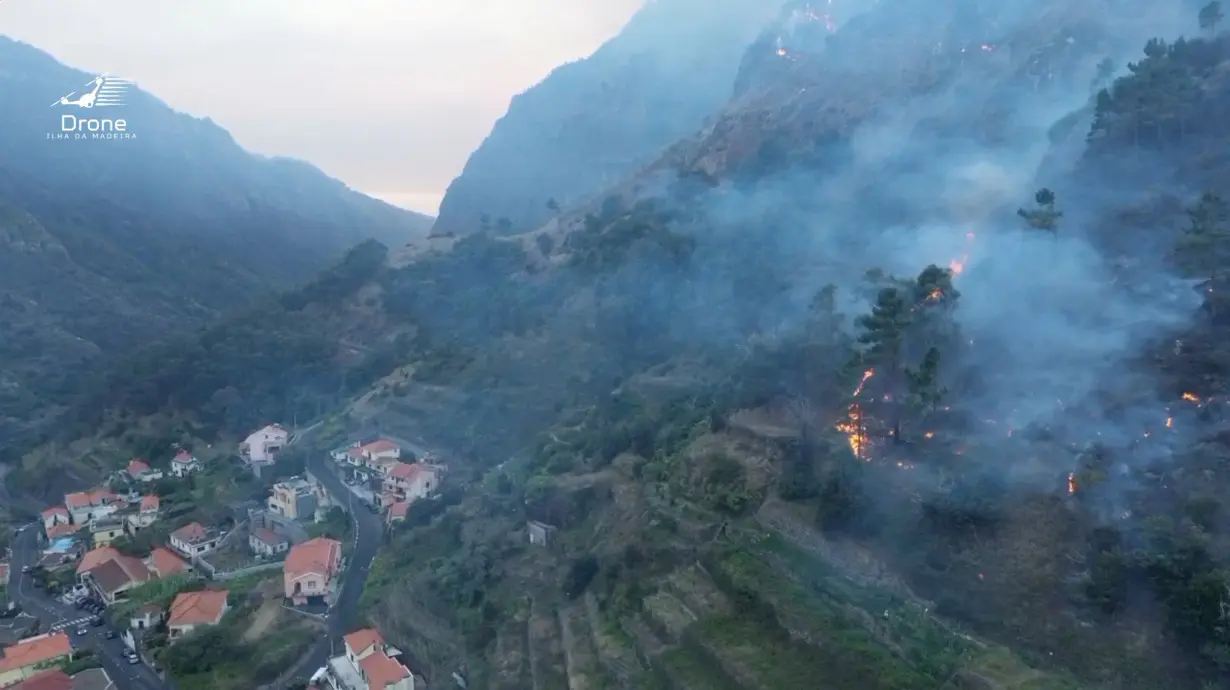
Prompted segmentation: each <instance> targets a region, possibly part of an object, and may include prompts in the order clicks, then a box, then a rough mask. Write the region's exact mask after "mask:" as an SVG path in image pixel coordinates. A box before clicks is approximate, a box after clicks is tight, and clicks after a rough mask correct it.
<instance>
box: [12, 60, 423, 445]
mask: <svg viewBox="0 0 1230 690" xmlns="http://www.w3.org/2000/svg"><path fill="white" fill-rule="evenodd" d="M92 76H93V75H89V74H88V73H86V72H82V71H79V70H75V69H72V68H70V67H66V66H64V65H62V64H60V63H59V62H57V61H56V60H55V59H54V58H53V57H51V56H50V55H47V54H46V53H43V52H41V51H39V50H38V49H37V48H34V47H33V46H29V45H26V44H24V43H20V42H17V41H13V40H11V39H9V38H7V37H3V36H0V91H2V92H3V93H5V98H4V99H3V100H0V123H3V126H2V127H0V318H2V319H3V323H5V326H6V329H7V332H6V338H5V339H4V341H5V342H4V343H2V344H0V351H2V352H3V359H2V360H0V361H3V363H4V364H5V373H4V375H3V376H0V438H3V439H4V441H3V442H0V456H4V455H8V454H10V453H14V452H16V451H17V449H18V448H20V446H21V443H22V439H27V438H29V434H30V433H35V429H36V428H38V427H41V426H43V425H45V424H47V423H50V420H51V419H53V418H54V415H55V412H56V411H57V410H59V409H61V406H62V405H63V404H64V403H65V402H66V401H67V397H66V396H70V395H71V392H72V390H73V389H74V388H76V387H77V386H78V385H79V382H80V379H81V376H80V370H81V367H82V366H83V365H85V364H86V363H90V364H92V365H98V364H99V363H100V362H105V361H109V358H111V357H114V356H119V355H121V354H122V353H125V352H126V351H127V350H130V349H131V348H133V347H137V346H140V345H141V344H144V343H148V342H151V341H153V340H158V339H160V338H162V337H164V336H166V335H169V334H172V333H175V332H177V331H184V330H191V329H194V328H196V327H198V326H200V325H202V324H204V323H207V322H209V321H210V320H212V319H214V318H216V317H217V316H218V315H219V314H221V313H223V312H226V311H230V310H234V309H237V308H240V307H243V306H245V305H246V304H248V303H250V302H252V301H253V300H255V299H257V298H259V297H260V296H262V295H264V294H267V293H268V292H270V291H276V290H285V289H289V288H291V287H294V286H296V285H298V284H301V283H303V282H306V281H307V280H309V279H310V278H311V277H312V276H313V275H314V274H316V273H317V272H318V271H319V270H321V269H323V268H325V267H326V266H328V265H329V264H330V263H331V262H332V261H333V260H335V259H336V258H337V257H340V256H341V254H342V253H343V252H344V251H345V250H346V249H348V248H350V247H352V246H354V245H356V244H358V243H359V242H361V241H362V240H364V239H365V238H368V237H378V238H380V239H382V240H384V241H386V242H390V243H394V244H401V243H404V242H407V241H409V240H412V239H414V238H416V237H421V236H423V235H424V234H425V233H426V230H427V227H428V226H429V223H430V219H428V218H427V217H425V216H421V215H418V214H414V213H412V212H409V211H404V210H402V209H397V208H395V207H393V206H390V205H388V204H385V203H383V202H380V201H378V200H375V199H371V198H369V197H366V196H364V195H362V194H360V193H358V192H355V191H353V190H351V189H350V188H349V187H347V186H346V185H345V184H344V183H342V182H341V181H339V180H336V179H333V178H330V177H328V176H326V175H324V173H322V172H321V171H319V170H318V169H317V168H315V167H314V166H312V165H311V164H308V163H304V162H302V161H297V160H293V159H287V158H277V157H275V158H270V157H264V156H258V155H255V154H251V153H249V152H247V151H245V150H244V149H243V148H242V147H240V146H239V145H238V144H237V143H235V141H234V139H233V137H231V136H230V134H229V133H228V132H226V131H225V130H223V129H222V128H221V127H218V126H217V125H216V124H214V123H213V122H212V121H211V120H208V119H198V118H193V117H191V116H188V115H184V114H182V113H178V112H175V111H173V110H172V109H170V108H169V107H168V106H166V104H164V103H162V102H161V101H160V100H158V99H157V98H156V97H154V96H152V95H150V94H147V93H145V92H143V91H141V90H139V89H137V88H133V89H131V90H130V91H129V92H128V94H127V103H126V104H125V105H124V106H122V107H120V108H111V109H107V110H103V109H101V108H100V109H98V110H95V111H93V112H94V113H95V114H96V115H97V114H107V113H108V112H111V111H112V110H114V111H115V112H114V113H112V114H113V115H114V114H119V113H122V114H123V115H124V117H125V118H126V119H127V122H128V125H129V128H130V130H132V131H133V132H135V133H136V135H137V136H136V138H134V139H120V140H111V141H106V140H98V141H94V140H81V141H79V140H71V139H70V140H55V139H52V138H51V136H50V135H51V133H53V132H55V131H56V130H58V128H59V126H60V121H59V116H60V112H61V111H60V110H59V109H56V108H49V107H48V104H49V103H53V102H55V101H56V99H58V98H59V97H60V96H62V95H64V93H66V92H68V91H70V90H72V89H73V87H74V86H76V85H78V84H82V83H85V82H86V81H87V80H89V79H90V78H91V77H92ZM80 88H81V87H79V86H78V87H77V89H78V90H79V89H80ZM70 363H72V366H69V364H70Z"/></svg>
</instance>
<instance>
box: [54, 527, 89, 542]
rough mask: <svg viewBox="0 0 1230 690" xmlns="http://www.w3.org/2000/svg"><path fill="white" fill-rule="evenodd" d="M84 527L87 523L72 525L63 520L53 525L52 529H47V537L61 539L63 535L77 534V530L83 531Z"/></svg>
mask: <svg viewBox="0 0 1230 690" xmlns="http://www.w3.org/2000/svg"><path fill="white" fill-rule="evenodd" d="M82 527H85V525H72V524H69V523H67V522H61V523H60V524H58V525H54V526H52V527H51V529H49V530H47V538H48V539H50V540H52V541H55V540H56V539H59V538H61V537H67V536H68V535H70V534H76V533H77V532H79V531H81V528H82Z"/></svg>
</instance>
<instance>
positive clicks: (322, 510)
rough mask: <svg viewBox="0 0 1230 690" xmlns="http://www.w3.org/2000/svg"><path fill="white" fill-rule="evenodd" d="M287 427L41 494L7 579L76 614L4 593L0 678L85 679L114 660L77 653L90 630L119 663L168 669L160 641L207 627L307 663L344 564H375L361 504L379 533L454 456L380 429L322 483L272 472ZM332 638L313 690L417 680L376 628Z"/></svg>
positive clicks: (5, 684)
mask: <svg viewBox="0 0 1230 690" xmlns="http://www.w3.org/2000/svg"><path fill="white" fill-rule="evenodd" d="M292 440H294V439H293V436H292V432H291V431H289V430H287V429H286V428H284V427H282V426H280V425H278V424H271V425H267V426H265V427H262V428H261V429H259V430H257V431H254V432H253V433H251V434H250V435H249V436H248V437H247V438H246V439H245V440H244V441H243V442H242V443H240V444H238V446H237V447H236V446H234V445H232V450H231V451H230V452H227V451H225V450H223V449H220V448H213V447H212V446H210V447H208V448H205V449H187V448H171V449H168V452H167V454H166V456H165V457H164V458H162V459H160V460H161V461H159V460H154V461H153V462H147V461H146V460H144V459H141V458H133V459H131V460H130V461H129V462H128V463H127V466H126V467H124V468H122V469H118V470H117V471H115V472H114V473H113V474H112V475H111V476H109V477H108V478H107V479H106V480H105V481H104V482H102V483H101V484H99V485H98V486H95V487H93V488H91V489H89V490H86V491H78V492H73V493H69V494H66V495H65V496H64V501H63V503H59V504H56V505H53V506H49V507H47V508H46V509H45V510H44V511H43V512H42V515H41V521H40V522H39V523H37V524H33V525H30V526H29V527H28V529H30V530H36V531H37V536H36V538H37V548H36V549H34V548H31V549H30V550H29V553H30V557H29V558H27V559H25V562H24V563H22V564H21V566H20V572H13V573H9V574H8V575H9V576H8V577H5V578H4V581H5V582H9V583H12V582H27V581H28V582H29V583H30V585H29V586H30V587H33V588H34V589H35V590H37V592H38V593H39V594H38V596H43V597H46V598H48V599H52V598H54V600H55V601H56V602H57V603H58V604H59V605H61V606H63V607H64V608H65V609H69V610H72V611H76V612H78V613H79V614H80V615H79V616H78V617H76V618H73V619H71V620H60V621H54V622H53V621H40V620H39V619H38V617H37V616H35V615H31V613H30V612H25V611H17V609H18V608H19V607H16V606H15V605H14V604H9V612H8V613H7V614H6V619H5V623H6V624H7V625H6V626H0V644H3V645H4V647H3V650H2V651H0V688H16V689H17V690H39V689H42V688H52V687H54V688H60V687H65V688H69V687H73V688H75V687H78V686H79V685H80V686H81V687H93V685H90V683H89V682H86V681H88V679H89V678H92V677H95V676H97V674H99V673H102V674H103V677H106V673H107V672H106V671H105V670H104V669H102V668H98V666H102V665H103V664H100V663H95V664H88V663H86V664H83V663H81V661H82V659H83V658H90V657H92V656H94V655H95V652H94V651H93V650H91V649H86V647H87V646H88V645H86V644H85V643H86V641H87V640H90V641H91V644H92V643H93V642H97V640H95V639H94V638H97V637H99V636H103V637H104V638H105V639H106V640H108V641H116V642H117V643H122V647H120V649H121V650H122V651H121V652H119V653H120V654H122V656H123V659H124V660H125V662H126V663H127V664H130V665H134V666H135V665H138V664H142V665H145V666H147V667H149V668H150V669H153V670H155V671H157V672H158V673H159V675H160V677H162V678H164V679H165V678H166V675H167V673H168V669H167V668H165V666H166V664H164V663H162V661H161V660H162V659H164V658H165V657H166V651H167V649H168V648H169V647H173V646H175V645H190V644H191V642H190V640H193V639H194V638H199V637H201V636H202V635H204V634H205V631H208V630H209V629H210V628H219V627H225V628H226V629H228V630H236V631H238V634H239V635H240V637H241V639H242V640H243V642H245V643H251V644H253V645H256V646H257V647H258V648H262V649H263V648H264V646H265V645H269V646H270V650H269V651H263V652H262V654H264V655H265V656H268V655H270V654H272V655H274V656H277V655H278V654H280V655H281V656H279V657H278V658H279V659H280V661H279V663H281V664H282V666H283V667H295V668H297V667H298V666H299V665H300V664H301V663H303V661H304V659H301V658H300V657H301V656H303V655H304V654H309V647H313V646H315V645H316V644H317V643H318V642H319V641H320V640H321V638H325V637H328V633H327V632H326V631H327V630H329V626H328V622H329V620H330V616H331V615H332V614H333V611H334V606H335V604H337V601H338V596H339V591H340V590H341V589H342V585H343V582H344V578H345V575H346V573H347V571H348V569H349V568H351V567H352V566H353V567H358V568H362V569H364V570H366V568H367V567H368V565H369V563H370V556H368V557H367V558H368V561H369V562H368V563H364V564H362V565H359V566H354V565H353V564H352V563H351V562H350V560H351V556H352V551H353V549H354V547H355V544H356V543H357V535H356V534H355V532H356V530H357V529H358V528H359V524H360V521H359V520H357V519H356V517H357V516H356V515H355V512H356V511H365V512H367V513H369V514H375V515H377V516H379V518H380V520H379V522H380V524H381V525H382V526H383V529H384V530H386V531H387V530H390V529H393V528H394V527H395V526H396V525H397V524H398V523H399V522H402V521H404V520H405V519H406V516H407V514H408V512H409V510H410V508H411V506H412V505H414V504H415V502H417V501H422V500H430V499H431V498H432V497H434V496H436V495H437V492H438V489H439V486H440V483H441V482H442V481H443V480H444V478H445V475H446V473H447V468H446V467H445V466H444V465H441V464H438V463H435V462H433V461H432V460H431V458H414V457H413V454H408V457H406V458H405V459H403V455H402V449H401V447H400V446H399V445H398V443H396V442H394V441H392V440H389V439H387V438H377V439H374V440H370V441H368V442H358V441H356V442H353V443H351V444H350V445H347V446H343V447H341V448H337V449H334V450H332V451H331V452H329V453H328V456H329V458H330V459H331V461H332V462H330V463H324V464H326V465H328V466H326V467H324V468H323V469H324V470H326V471H328V472H330V473H331V475H333V476H331V477H329V479H330V480H333V482H332V484H331V485H328V486H327V485H326V483H325V482H322V481H321V479H320V478H319V477H318V476H317V475H316V474H314V473H313V472H312V471H311V470H309V469H307V468H306V467H305V468H304V471H303V472H302V473H301V474H297V475H295V476H290V477H282V476H277V477H276V478H275V479H274V480H273V481H272V482H271V483H270V481H269V478H271V477H272V475H274V472H273V468H274V466H275V464H276V460H277V457H278V455H279V453H280V451H283V450H284V449H285V448H286V447H287V446H289V445H290V444H291V443H292ZM262 477H265V478H266V480H264V481H262V479H261V478H262ZM329 486H332V487H333V491H331V490H330V488H329ZM338 487H344V488H345V492H344V495H339V494H343V492H342V491H340V490H339V488H338ZM230 499H235V500H230ZM364 519H365V520H366V521H368V522H369V523H370V522H371V521H372V520H373V518H371V517H367V518H364ZM23 529H27V528H23ZM10 551H11V549H10ZM11 560H14V559H12V558H10V561H11ZM14 565H16V564H15V563H14ZM8 569H9V561H6V562H4V563H2V564H0V575H3V574H5V573H7V571H8ZM360 586H361V582H360ZM10 589H11V586H10ZM70 607H71V608H70ZM44 622H46V623H48V625H47V626H43V625H42V623H44ZM43 627H46V629H40V628H43ZM94 629H98V632H93V631H94ZM291 640H294V641H295V642H296V644H293V645H292V644H290V642H289V641H291ZM341 642H342V643H343V644H341V645H340V646H341V647H342V649H341V650H336V646H335V645H329V646H330V648H331V649H335V650H336V651H340V652H341V653H339V654H337V655H335V656H331V657H330V658H328V659H327V663H326V664H325V665H324V666H323V667H319V668H313V666H316V664H312V666H309V667H308V668H307V671H306V672H305V673H304V674H303V676H304V677H307V676H308V675H311V681H310V682H311V685H309V688H310V689H311V690H323V689H324V688H333V690H414V689H415V688H416V687H420V688H421V687H423V680H422V678H421V677H420V678H419V679H418V681H417V682H418V685H417V686H416V679H415V676H414V674H413V673H412V672H411V671H410V669H409V668H407V666H406V664H405V662H404V661H403V660H402V659H401V657H402V653H401V652H400V651H398V650H397V649H395V648H393V647H391V646H389V645H387V644H386V643H385V642H384V639H383V637H382V636H381V633H380V632H379V631H378V630H374V629H370V628H361V629H357V630H351V631H346V634H345V635H344V637H343V638H342V640H341ZM117 646H118V645H117ZM274 648H276V650H275V649H274ZM288 649H289V650H290V651H287V650H288ZM292 652H293V653H292ZM83 665H84V666H93V667H94V668H88V669H82V668H81V667H82V666H83ZM75 670H77V671H79V673H74V671H75ZM312 671H315V673H314V674H312ZM82 674H85V675H82ZM91 674H93V675H91ZM172 675H174V674H173V673H172ZM78 676H81V678H80V679H78ZM51 678H56V679H57V681H56V682H59V683H60V684H59V685H56V684H53V683H52V681H50V680H49V679H51ZM66 681H71V682H72V683H77V684H66ZM79 681H80V682H79ZM108 682H109V681H108ZM99 687H100V688H106V687H116V686H113V685H105V684H103V685H100V686H99ZM120 687H123V686H122V685H121V686H120Z"/></svg>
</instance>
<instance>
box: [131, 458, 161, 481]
mask: <svg viewBox="0 0 1230 690" xmlns="http://www.w3.org/2000/svg"><path fill="white" fill-rule="evenodd" d="M124 472H125V474H127V475H128V476H129V477H130V478H131V479H132V480H133V481H138V482H152V481H157V480H159V479H162V470H156V469H153V468H152V467H150V466H149V465H148V464H147V463H146V462H145V461H144V460H142V459H141V458H133V459H132V460H131V461H130V462H129V463H128V467H127V468H126V469H125V470H124Z"/></svg>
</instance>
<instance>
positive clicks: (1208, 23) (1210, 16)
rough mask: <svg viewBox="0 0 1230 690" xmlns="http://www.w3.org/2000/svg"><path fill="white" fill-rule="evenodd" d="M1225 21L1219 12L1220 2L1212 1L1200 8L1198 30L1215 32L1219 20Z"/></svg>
mask: <svg viewBox="0 0 1230 690" xmlns="http://www.w3.org/2000/svg"><path fill="white" fill-rule="evenodd" d="M1222 19H1225V15H1224V14H1222V11H1221V2H1219V1H1218V0H1212V2H1210V3H1209V4H1207V5H1205V6H1204V7H1202V8H1200V15H1199V20H1200V28H1201V29H1202V30H1204V31H1208V32H1209V33H1216V32H1217V25H1218V24H1220V23H1221V20H1222Z"/></svg>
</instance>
